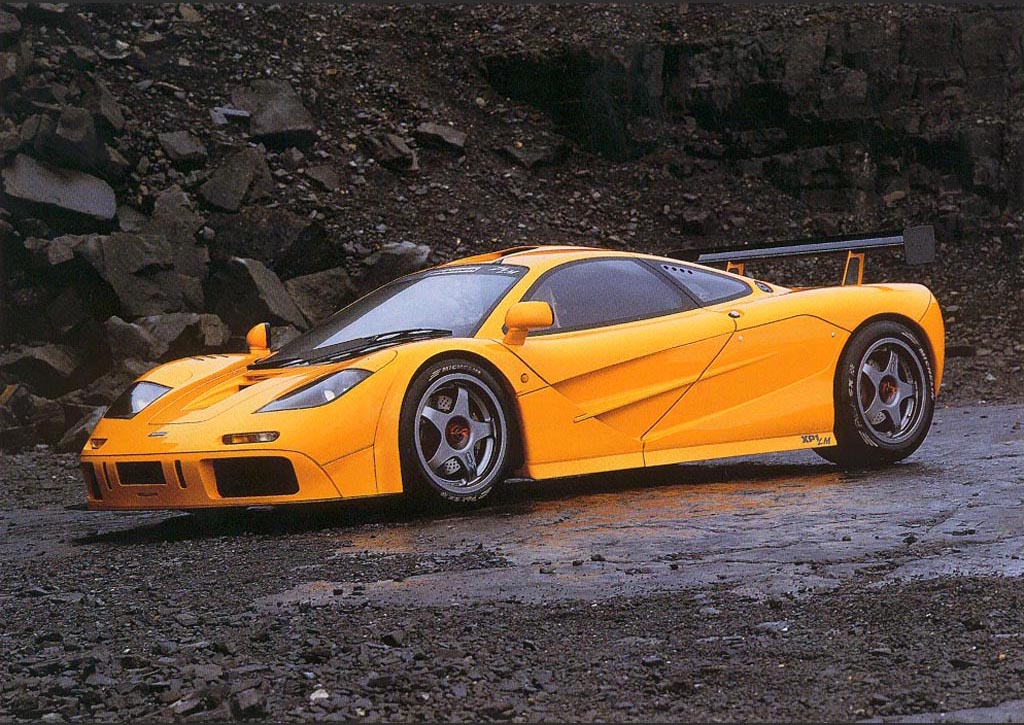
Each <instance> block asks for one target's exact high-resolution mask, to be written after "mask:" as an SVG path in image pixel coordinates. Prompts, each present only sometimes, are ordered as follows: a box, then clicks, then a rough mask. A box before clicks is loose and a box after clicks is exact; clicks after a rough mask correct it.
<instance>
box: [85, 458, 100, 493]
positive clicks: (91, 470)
mask: <svg viewBox="0 0 1024 725" xmlns="http://www.w3.org/2000/svg"><path fill="white" fill-rule="evenodd" d="M82 478H83V479H85V486H86V488H87V489H88V490H89V496H91V497H92V498H94V499H96V500H97V501H101V500H103V489H101V488H100V482H99V479H97V478H96V468H95V467H94V466H93V465H92V464H91V463H83V464H82Z"/></svg>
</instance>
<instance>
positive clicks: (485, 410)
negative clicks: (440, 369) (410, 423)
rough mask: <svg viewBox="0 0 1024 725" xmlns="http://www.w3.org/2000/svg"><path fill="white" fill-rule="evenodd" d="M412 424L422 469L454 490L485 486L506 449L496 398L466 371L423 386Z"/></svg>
mask: <svg viewBox="0 0 1024 725" xmlns="http://www.w3.org/2000/svg"><path fill="white" fill-rule="evenodd" d="M413 430H414V435H415V442H416V455H417V456H419V460H420V464H421V465H422V467H423V470H424V472H426V474H427V475H428V476H430V478H431V479H432V480H433V482H434V483H435V484H436V485H438V486H439V487H441V488H442V489H444V490H446V491H449V492H451V493H454V494H458V495H468V494H473V493H476V492H477V491H479V490H480V489H482V488H484V487H485V486H487V485H488V484H489V483H490V481H489V478H490V477H491V475H492V474H493V473H494V471H495V469H496V468H498V467H499V466H500V465H501V461H502V460H503V458H504V455H505V447H506V445H507V435H506V431H507V427H506V421H505V414H504V412H503V411H502V407H501V403H500V402H499V401H498V398H497V396H496V395H495V394H494V392H493V391H492V390H491V389H490V388H489V387H488V386H487V385H485V384H484V383H483V382H481V381H480V380H478V379H477V378H476V377H475V376H473V375H469V374H466V373H450V374H448V375H442V376H441V377H439V378H438V379H437V380H435V381H434V382H433V383H432V384H431V385H430V387H429V388H427V390H426V392H425V393H423V395H422V396H421V398H420V401H419V404H418V405H417V407H416V425H415V426H414V428H413Z"/></svg>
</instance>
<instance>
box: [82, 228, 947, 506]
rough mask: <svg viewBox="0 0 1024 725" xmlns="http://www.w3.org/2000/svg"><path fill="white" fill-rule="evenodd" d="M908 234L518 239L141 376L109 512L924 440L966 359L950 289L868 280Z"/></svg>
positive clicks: (923, 240)
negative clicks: (830, 262) (958, 347)
mask: <svg viewBox="0 0 1024 725" xmlns="http://www.w3.org/2000/svg"><path fill="white" fill-rule="evenodd" d="M889 246H900V247H903V249H904V252H905V254H906V258H907V261H908V262H921V261H929V259H930V258H931V257H932V256H933V255H934V237H933V235H932V232H931V228H930V227H916V228H913V229H910V230H907V231H906V232H904V233H903V234H899V235H892V236H885V237H872V238H860V239H852V240H851V239H846V240H836V241H825V242H807V243H796V244H774V245H768V246H761V247H757V248H751V247H739V248H734V249H728V250H718V251H712V252H709V253H703V254H699V255H697V257H696V258H697V261H699V262H706V263H713V262H725V263H727V265H728V267H727V270H726V271H719V270H717V269H713V268H710V267H708V266H702V265H700V264H695V263H690V262H684V261H681V260H679V259H674V258H664V257H657V256H651V255H647V254H633V253H627V252H617V251H610V250H602V249H584V248H579V247H517V248H515V249H507V250H504V251H500V252H494V253H490V254H482V255H479V256H474V257H470V258H467V259H462V260H458V261H455V262H451V263H449V264H445V265H442V266H439V267H435V268H433V269H429V270H426V271H422V272H418V273H415V274H411V275H408V276H406V277H402V278H400V279H397V280H395V281H393V282H390V283H388V284H386V285H384V286H382V287H380V288H379V289H377V290H375V291H373V292H371V293H370V294H368V295H366V296H365V297H363V298H361V299H359V300H357V301H356V302H354V303H353V304H351V305H349V306H348V307H346V308H344V309H342V310H340V311H339V312H337V313H336V314H334V315H333V316H332V317H330V318H329V319H328V320H326V321H325V322H323V323H322V324H320V325H319V326H317V327H315V328H314V329H312V330H310V331H309V332H307V333H305V334H303V335H301V336H300V337H298V338H296V339H294V340H292V341H291V342H288V343H287V344H285V345H283V346H281V347H280V349H277V350H273V351H272V350H270V349H269V348H268V334H269V327H268V326H266V325H257V326H256V327H254V328H253V329H252V330H251V331H250V333H249V335H248V338H247V344H248V348H249V349H248V353H246V354H233V355H227V354H225V355H201V356H195V357H190V358H186V359H183V360H177V361H174V362H170V363H167V364H165V365H161V366H160V367H157V368H155V369H153V370H151V371H149V372H148V373H146V374H145V375H144V376H142V377H141V378H140V379H139V380H138V381H137V382H135V383H134V384H133V385H132V386H131V387H130V388H129V389H128V390H127V391H125V392H124V394H123V395H122V396H121V397H120V398H118V399H117V400H116V401H115V402H114V403H113V404H112V405H111V406H110V408H109V409H108V410H107V412H106V415H105V416H104V417H103V419H102V420H101V421H100V423H99V424H98V425H97V426H96V429H95V431H94V432H93V433H92V436H91V438H90V439H89V441H88V442H87V443H86V446H85V449H84V451H83V452H82V458H81V464H82V473H83V476H84V478H85V482H86V485H87V491H88V501H89V507H90V508H93V509H155V508H159V509H189V508H201V507H211V506H248V505H255V504H261V505H263V504H278V503H291V502H308V501H324V500H329V499H349V498H356V497H360V496H378V495H382V494H396V493H400V492H403V491H415V492H421V493H424V494H427V495H431V496H434V497H439V498H441V499H445V500H447V501H450V502H455V503H469V502H474V501H478V500H480V499H482V498H484V497H485V496H487V495H488V493H490V492H491V491H492V490H493V489H494V487H495V486H496V485H497V484H498V483H500V482H501V481H503V480H504V479H506V478H508V477H511V476H513V475H515V476H519V477H528V478H533V479H548V478H557V477H562V476H573V475H577V474H585V473H593V472H597V471H610V470H615V469H626V468H643V467H647V466H661V465H665V464H673V463H680V462H684V461H696V460H705V459H711V458H721V457H726V456H738V455H748V454H756V453H767V452H771V451H788V450H797V449H806V448H809V449H812V450H814V451H816V452H818V453H819V454H821V455H822V456H824V457H825V458H827V459H829V460H830V461H834V462H836V463H838V464H840V465H843V466H872V465H879V464H885V463H890V462H893V461H897V460H899V459H901V458H904V457H906V456H908V455H910V454H911V453H912V452H913V451H914V450H915V449H916V448H917V447H918V446H919V445H920V444H921V442H922V440H923V439H924V437H925V435H926V434H927V433H928V428H929V423H930V420H931V417H932V411H933V408H934V401H935V395H936V393H937V391H938V389H939V383H940V378H941V373H942V365H943V355H944V331H943V323H942V315H941V313H940V311H939V305H938V303H937V302H936V300H935V297H934V296H933V295H932V293H931V292H929V291H928V289H927V288H925V287H923V286H920V285H916V284H871V285H862V284H860V282H861V279H862V274H863V261H864V252H865V251H868V250H871V249H875V248H878V247H889ZM832 252H839V253H843V252H845V253H846V255H847V262H846V269H845V272H844V275H843V280H842V282H843V284H841V285H839V286H835V287H820V288H807V289H787V288H785V287H780V286H778V285H774V284H769V283H765V282H762V281H760V280H756V279H751V278H748V277H745V276H743V273H744V265H745V264H747V263H749V262H750V261H752V260H756V259H768V258H773V257H786V256H798V255H808V254H824V253H832Z"/></svg>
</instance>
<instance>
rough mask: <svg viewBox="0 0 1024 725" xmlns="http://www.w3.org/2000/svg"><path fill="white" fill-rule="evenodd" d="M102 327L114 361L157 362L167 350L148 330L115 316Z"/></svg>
mask: <svg viewBox="0 0 1024 725" xmlns="http://www.w3.org/2000/svg"><path fill="white" fill-rule="evenodd" d="M103 327H104V328H105V329H106V331H107V345H108V346H109V347H110V355H111V356H112V357H113V358H114V360H130V359H131V360H157V359H158V358H159V357H160V355H161V354H163V353H164V352H166V350H167V347H166V345H161V343H160V341H159V340H157V339H156V338H155V337H153V335H151V334H150V333H149V331H148V330H146V329H144V328H143V327H141V326H139V325H136V324H133V323H131V322H125V321H124V320H122V319H121V318H120V317H117V316H116V315H115V316H113V317H111V318H109V319H108V320H107V321H106V322H104V323H103Z"/></svg>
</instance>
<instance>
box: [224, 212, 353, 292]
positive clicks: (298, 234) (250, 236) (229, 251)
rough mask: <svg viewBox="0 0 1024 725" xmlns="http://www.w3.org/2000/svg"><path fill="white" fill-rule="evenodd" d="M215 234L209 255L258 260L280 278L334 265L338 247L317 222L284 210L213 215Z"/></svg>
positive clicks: (338, 251)
mask: <svg viewBox="0 0 1024 725" xmlns="http://www.w3.org/2000/svg"><path fill="white" fill-rule="evenodd" d="M209 225H210V227H211V228H212V229H213V230H214V232H215V236H214V239H213V241H211V242H210V254H211V256H212V257H213V258H214V259H216V260H220V261H223V260H226V259H228V258H229V257H245V258H248V259H257V260H259V261H260V262H263V263H264V264H265V265H267V266H268V267H270V268H271V269H273V270H274V271H275V272H276V273H277V274H278V275H280V276H281V277H282V278H285V279H287V278H289V277H296V276H298V275H302V274H309V273H310V272H318V271H320V270H322V269H329V268H330V267H334V266H336V265H337V264H338V262H339V257H340V254H341V253H340V250H339V249H338V248H337V247H336V246H335V245H334V244H333V243H332V242H331V240H330V238H329V237H328V235H327V232H326V231H325V230H324V227H323V225H322V224H320V223H319V222H315V221H313V220H312V219H310V218H309V217H303V216H299V215H298V214H294V213H292V212H290V211H288V210H286V209H281V208H263V207H253V208H249V209H244V210H243V211H241V212H239V213H238V214H214V215H212V216H211V217H210V220H209Z"/></svg>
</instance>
